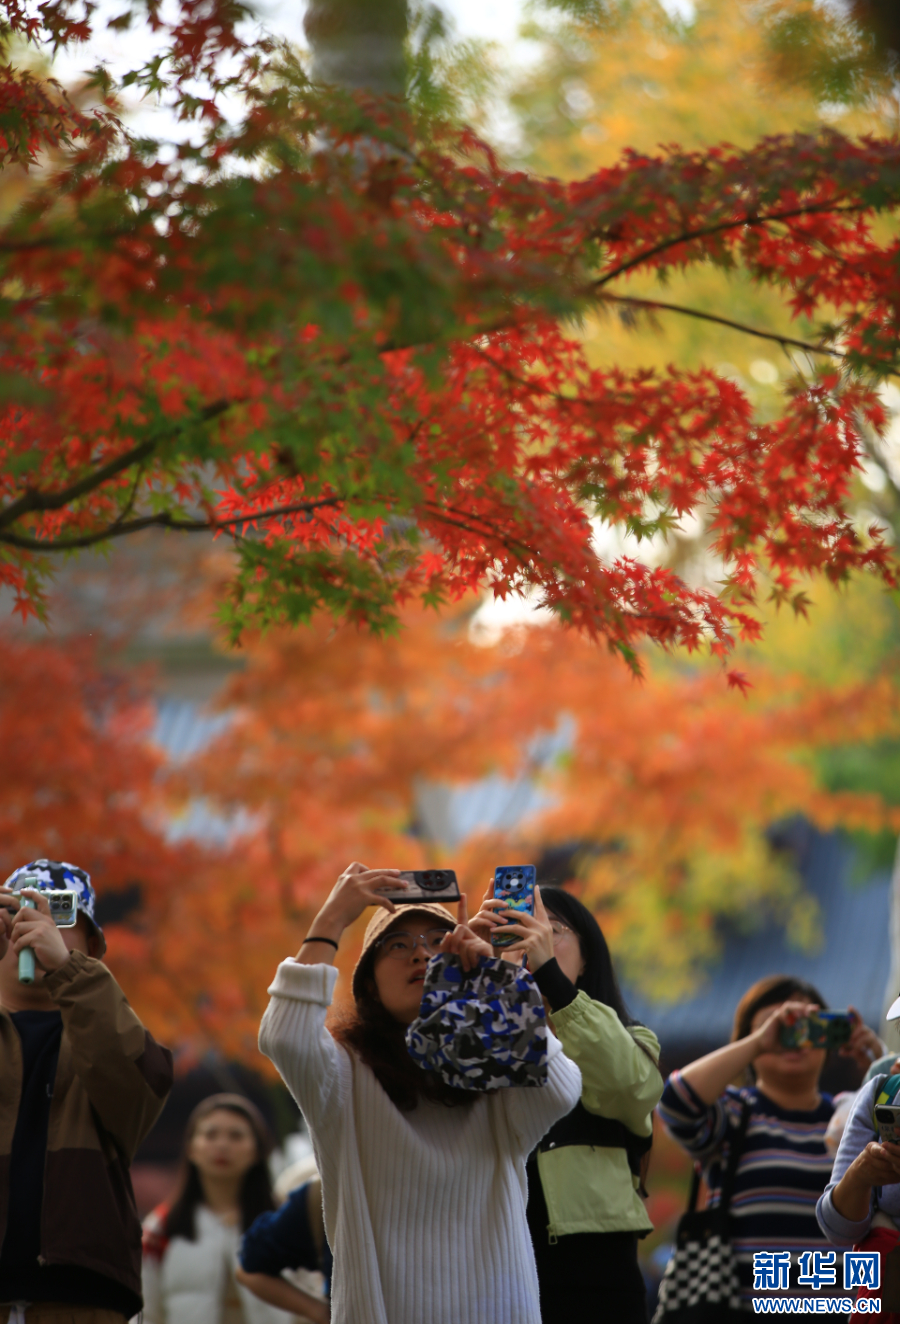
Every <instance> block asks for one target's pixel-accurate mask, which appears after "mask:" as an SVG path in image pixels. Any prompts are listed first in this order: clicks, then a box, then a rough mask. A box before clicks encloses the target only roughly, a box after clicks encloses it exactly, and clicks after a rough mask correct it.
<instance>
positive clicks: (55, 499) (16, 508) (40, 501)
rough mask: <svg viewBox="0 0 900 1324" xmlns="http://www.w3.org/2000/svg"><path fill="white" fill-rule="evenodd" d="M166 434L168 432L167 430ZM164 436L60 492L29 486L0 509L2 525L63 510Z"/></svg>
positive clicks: (222, 404) (212, 412)
mask: <svg viewBox="0 0 900 1324" xmlns="http://www.w3.org/2000/svg"><path fill="white" fill-rule="evenodd" d="M234 403H235V402H234V401H233V400H217V401H216V402H215V403H214V404H211V405H207V406H206V408H205V409H202V410H201V411H200V413H199V415H198V416H197V417H196V418H193V419H190V420H186V423H187V422H190V423H191V424H194V423H208V422H210V420H211V419H214V418H217V417H218V416H219V415H220V414H224V412H225V410H226V409H230V408H231V406H232V404H234ZM170 430H171V429H170ZM170 430H169V431H170ZM166 435H169V433H168V431H167V433H166ZM162 439H163V438H162V435H158V436H156V437H150V438H149V439H148V440H147V441H142V442H140V443H139V445H137V446H132V448H131V450H129V451H124V452H123V453H122V454H121V455H116V456H115V457H114V458H113V459H112V460H108V461H107V463H106V464H101V466H100V467H99V469H94V470H92V472H91V473H89V474H85V476H84V477H83V478H79V479H78V481H77V482H74V483H70V484H69V486H68V487H63V488H60V490H59V491H57V492H41V491H39V490H38V489H37V488H34V487H32V488H29V489H28V491H27V492H25V493H24V494H23V495H22V496H20V497H19V499H18V500H17V501H13V502H12V503H11V504H10V505H8V506H7V507H6V509H5V510H0V529H4V528H6V527H7V526H8V525H10V524H14V523H15V521H16V520H17V519H20V518H21V516H22V515H30V514H31V513H32V512H33V511H40V510H62V508H63V506H67V505H68V504H69V502H70V501H77V500H78V498H79V497H82V496H87V494H88V493H89V492H93V491H95V490H96V489H97V488H98V487H102V485H103V484H104V483H105V482H107V481H108V480H109V479H110V478H115V476H116V474H119V473H122V471H123V470H124V469H130V468H131V466H132V465H133V464H139V463H140V462H141V460H146V459H148V458H149V457H150V456H151V455H152V454H153V451H154V450H155V449H156V447H157V446H158V445H159V443H160V441H162Z"/></svg>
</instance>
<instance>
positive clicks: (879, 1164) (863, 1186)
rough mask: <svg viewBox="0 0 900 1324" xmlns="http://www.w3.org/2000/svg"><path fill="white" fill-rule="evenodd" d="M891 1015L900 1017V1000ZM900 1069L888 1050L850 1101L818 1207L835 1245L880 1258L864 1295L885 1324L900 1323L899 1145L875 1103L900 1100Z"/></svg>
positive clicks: (899, 1059) (818, 1213) (824, 1230)
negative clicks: (890, 1264)
mask: <svg viewBox="0 0 900 1324" xmlns="http://www.w3.org/2000/svg"><path fill="white" fill-rule="evenodd" d="M887 1019H888V1020H897V1019H900V998H898V999H897V1000H896V1002H895V1003H894V1004H893V1006H892V1007H891V1008H890V1010H889V1011H888V1013H887ZM898 1071H900V1058H898V1057H897V1054H896V1053H888V1054H887V1055H886V1056H885V1057H883V1058H881V1060H880V1061H878V1062H873V1064H872V1066H871V1067H870V1068H869V1071H868V1073H867V1074H866V1078H865V1080H864V1081H863V1084H862V1088H861V1089H860V1090H858V1092H857V1094H856V1096H855V1098H854V1099H853V1101H852V1106H851V1108H850V1115H849V1117H848V1118H847V1120H846V1124H845V1126H844V1130H843V1134H842V1135H841V1141H840V1145H839V1147H838V1151H837V1157H836V1158H835V1160H834V1169H833V1171H832V1174H831V1180H830V1181H829V1183H828V1186H827V1187H826V1189H825V1192H824V1194H823V1195H822V1196H821V1197H820V1199H819V1203H818V1206H817V1208H816V1214H817V1216H818V1219H819V1224H820V1226H821V1228H822V1231H823V1232H824V1233H825V1235H826V1237H827V1238H828V1240H829V1241H830V1242H831V1244H832V1245H833V1246H837V1247H838V1248H840V1249H841V1250H849V1249H850V1248H851V1247H853V1248H855V1249H857V1250H861V1251H874V1252H877V1253H878V1254H879V1255H880V1256H881V1289H880V1290H879V1291H872V1292H869V1291H867V1290H865V1289H864V1290H863V1291H862V1293H861V1295H863V1296H879V1297H881V1313H880V1314H879V1319H881V1320H882V1321H883V1322H884V1324H900V1299H898V1284H897V1275H896V1272H892V1273H890V1274H889V1273H888V1272H887V1271H886V1265H885V1259H886V1257H887V1256H892V1257H893V1260H896V1259H897V1258H898V1256H900V1251H898V1247H900V1144H893V1143H891V1142H890V1141H885V1142H882V1140H881V1137H880V1135H879V1133H878V1129H877V1124H876V1120H875V1106H876V1104H877V1103H887V1104H891V1105H897V1104H898V1103H900V1075H898Z"/></svg>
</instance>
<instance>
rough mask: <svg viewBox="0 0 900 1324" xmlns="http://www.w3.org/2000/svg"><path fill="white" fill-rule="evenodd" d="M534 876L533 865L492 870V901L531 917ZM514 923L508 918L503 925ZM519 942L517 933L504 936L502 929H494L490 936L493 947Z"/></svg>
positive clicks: (503, 866)
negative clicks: (502, 903)
mask: <svg viewBox="0 0 900 1324" xmlns="http://www.w3.org/2000/svg"><path fill="white" fill-rule="evenodd" d="M535 876H536V870H535V867H534V865H533V864H504V865H501V866H500V867H499V868H497V869H495V870H494V900H495V901H505V902H506V905H507V908H508V909H509V910H521V911H523V912H524V914H526V915H533V914H534V883H535ZM515 922H516V921H515V920H514V919H512V918H511V917H508V916H507V917H506V918H505V919H504V924H515ZM519 941H520V935H519V934H518V933H506V934H504V932H503V930H502V929H495V930H494V932H493V934H492V935H491V943H492V944H493V946H494V947H511V946H512V944H513V943H515V942H519Z"/></svg>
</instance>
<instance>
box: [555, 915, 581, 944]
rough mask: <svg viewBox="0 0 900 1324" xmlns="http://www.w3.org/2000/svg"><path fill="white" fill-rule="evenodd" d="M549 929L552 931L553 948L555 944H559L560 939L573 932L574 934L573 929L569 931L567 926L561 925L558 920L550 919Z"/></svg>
mask: <svg viewBox="0 0 900 1324" xmlns="http://www.w3.org/2000/svg"><path fill="white" fill-rule="evenodd" d="M550 927H551V929H552V930H553V946H554V947H555V946H556V944H557V943H558V942H559V940H560V938H564V937H565V936H566V934H567V933H574V932H575V930H574V929H570V928H569V926H568V924H563V923H562V921H561V920H558V919H551V921H550Z"/></svg>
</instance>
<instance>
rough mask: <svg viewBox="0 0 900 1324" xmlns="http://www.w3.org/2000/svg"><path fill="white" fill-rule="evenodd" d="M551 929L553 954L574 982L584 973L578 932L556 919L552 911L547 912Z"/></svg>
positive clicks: (563, 921) (561, 968)
mask: <svg viewBox="0 0 900 1324" xmlns="http://www.w3.org/2000/svg"><path fill="white" fill-rule="evenodd" d="M547 918H548V919H549V920H550V926H551V928H552V929H553V955H554V956H555V957H556V963H557V965H558V966H559V968H560V970H561V971H562V972H563V974H564V975H565V976H566V977H567V978H568V979H571V981H572V983H573V984H574V983H576V982H577V980H578V976H579V975H583V974H584V957H583V956H582V955H581V943H580V942H579V940H578V934H577V933H576V932H575V930H574V929H570V928H569V926H568V924H566V922H565V920H561V919H557V917H556V916H555V915H554V914H553V912H552V911H548V912H547Z"/></svg>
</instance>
